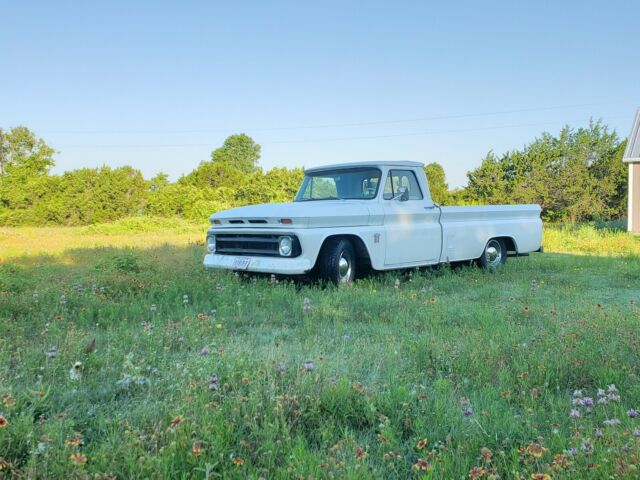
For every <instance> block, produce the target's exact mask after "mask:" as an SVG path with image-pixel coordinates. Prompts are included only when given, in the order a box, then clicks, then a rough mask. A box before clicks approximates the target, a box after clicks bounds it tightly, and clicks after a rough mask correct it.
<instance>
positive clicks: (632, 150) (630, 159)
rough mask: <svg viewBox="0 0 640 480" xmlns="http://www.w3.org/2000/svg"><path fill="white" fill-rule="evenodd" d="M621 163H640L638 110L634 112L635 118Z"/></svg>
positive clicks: (639, 117)
mask: <svg viewBox="0 0 640 480" xmlns="http://www.w3.org/2000/svg"><path fill="white" fill-rule="evenodd" d="M622 161H623V162H626V163H640V108H638V110H637V111H636V118H635V120H634V121H633V127H631V133H630V134H629V138H628V139H627V148H626V149H625V150H624V155H623V156H622Z"/></svg>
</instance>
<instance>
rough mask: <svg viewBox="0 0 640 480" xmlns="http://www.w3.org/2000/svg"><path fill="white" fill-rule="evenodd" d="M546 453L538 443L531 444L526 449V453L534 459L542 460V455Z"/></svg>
mask: <svg viewBox="0 0 640 480" xmlns="http://www.w3.org/2000/svg"><path fill="white" fill-rule="evenodd" d="M546 451H547V449H546V448H544V447H543V446H542V445H540V444H539V443H532V444H531V445H529V446H528V447H527V453H528V454H529V455H531V456H532V457H535V458H542V455H544V452H546Z"/></svg>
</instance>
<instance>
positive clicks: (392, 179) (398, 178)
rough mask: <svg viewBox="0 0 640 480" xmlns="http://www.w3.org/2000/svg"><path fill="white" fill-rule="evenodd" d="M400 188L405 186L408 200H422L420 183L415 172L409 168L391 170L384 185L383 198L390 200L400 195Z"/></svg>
mask: <svg viewBox="0 0 640 480" xmlns="http://www.w3.org/2000/svg"><path fill="white" fill-rule="evenodd" d="M400 188H406V189H407V190H408V192H409V200H422V198H423V197H422V192H421V191H420V185H418V180H417V179H416V174H415V173H413V172H412V171H411V170H391V171H390V172H389V175H388V176H387V181H386V183H385V186H384V195H383V198H384V199H385V200H391V199H393V198H395V197H396V196H398V195H400Z"/></svg>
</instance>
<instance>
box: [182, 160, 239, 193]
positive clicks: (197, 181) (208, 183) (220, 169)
mask: <svg viewBox="0 0 640 480" xmlns="http://www.w3.org/2000/svg"><path fill="white" fill-rule="evenodd" d="M247 177H248V175H247V174H246V173H245V172H243V171H242V170H238V169H237V168H235V167H234V166H233V165H231V164H229V163H217V162H202V163H201V164H200V165H198V167H197V168H196V169H195V170H193V171H192V172H191V173H189V174H188V175H186V176H184V177H182V178H181V179H180V180H178V183H180V184H181V185H191V186H194V187H197V188H201V189H208V188H220V187H232V188H238V187H240V186H241V185H242V184H244V182H245V181H246V179H247Z"/></svg>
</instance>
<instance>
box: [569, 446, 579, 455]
mask: <svg viewBox="0 0 640 480" xmlns="http://www.w3.org/2000/svg"><path fill="white" fill-rule="evenodd" d="M577 454H578V449H577V448H574V447H571V448H570V449H568V450H567V456H568V457H573V456H575V455H577Z"/></svg>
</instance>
